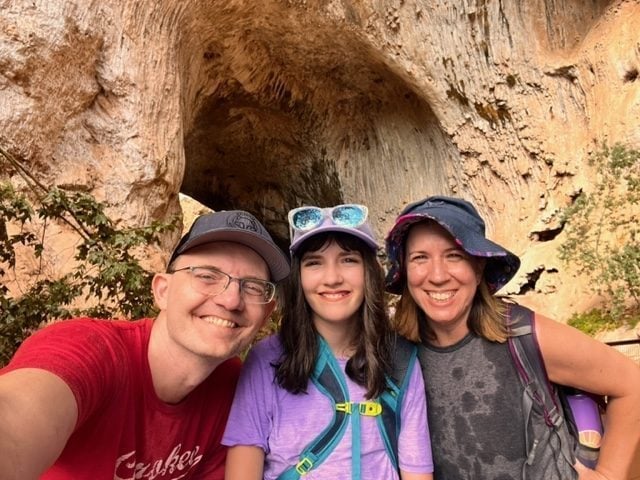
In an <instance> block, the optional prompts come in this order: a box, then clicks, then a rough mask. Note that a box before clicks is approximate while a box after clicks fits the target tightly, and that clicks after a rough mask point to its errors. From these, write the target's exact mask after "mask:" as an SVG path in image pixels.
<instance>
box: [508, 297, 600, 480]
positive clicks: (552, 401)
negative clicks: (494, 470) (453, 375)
mask: <svg viewBox="0 0 640 480" xmlns="http://www.w3.org/2000/svg"><path fill="white" fill-rule="evenodd" d="M508 320H509V321H508V322H507V327H508V329H509V337H508V341H507V342H508V346H509V352H510V353H511V357H512V359H513V363H514V365H515V367H516V370H517V372H518V377H519V378H520V381H521V382H522V385H523V387H524V393H523V411H524V414H525V432H526V437H527V438H526V442H527V443H526V444H527V449H528V451H527V461H526V462H525V465H524V466H523V478H527V477H526V475H525V471H526V469H527V467H528V466H531V465H533V464H534V461H535V459H536V457H537V456H539V455H544V454H545V453H541V449H543V448H551V449H553V452H552V457H553V458H555V459H556V460H557V462H556V463H557V465H559V466H558V469H559V470H560V469H566V468H567V465H568V466H569V467H570V468H571V470H572V471H573V470H574V469H573V465H574V463H575V459H576V458H578V459H579V460H580V461H581V462H582V463H583V464H585V465H587V466H589V467H591V468H593V467H594V466H595V463H596V462H597V459H598V453H599V449H597V448H590V447H588V446H585V445H583V444H581V443H580V442H579V434H578V429H577V427H576V424H575V420H574V416H573V414H572V412H571V408H570V406H569V402H568V400H567V396H568V395H570V394H572V393H574V392H573V391H572V389H569V388H568V387H564V386H562V385H556V384H553V383H551V381H550V380H549V377H548V376H547V371H546V368H545V366H544V361H543V358H542V353H541V351H540V346H539V344H538V340H537V338H536V335H535V314H534V312H533V311H531V310H530V309H528V308H526V307H523V306H521V305H517V304H510V305H509V311H508ZM534 405H535V406H537V408H538V409H539V411H541V412H542V416H543V418H544V421H545V424H546V425H547V427H548V430H547V435H546V436H544V437H538V438H536V437H535V435H532V432H531V430H530V428H529V424H528V418H529V416H530V414H531V411H532V408H533V407H534ZM546 453H547V454H548V452H546ZM572 473H573V478H577V473H576V472H575V471H573V472H572ZM534 478H540V477H534Z"/></svg>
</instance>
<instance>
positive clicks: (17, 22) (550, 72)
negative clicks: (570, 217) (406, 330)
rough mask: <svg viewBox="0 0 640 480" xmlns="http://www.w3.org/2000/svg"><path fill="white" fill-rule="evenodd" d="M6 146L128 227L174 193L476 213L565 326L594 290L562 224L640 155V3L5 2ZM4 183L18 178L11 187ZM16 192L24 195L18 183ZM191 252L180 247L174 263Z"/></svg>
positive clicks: (163, 210) (535, 299)
mask: <svg viewBox="0 0 640 480" xmlns="http://www.w3.org/2000/svg"><path fill="white" fill-rule="evenodd" d="M0 11H1V14H0V145H1V146H2V147H3V148H5V149H7V150H8V151H10V152H11V153H12V154H13V155H15V156H16V157H17V158H19V159H20V161H21V162H23V163H24V165H26V166H27V167H28V168H29V169H30V170H31V171H32V172H33V173H34V175H36V176H37V178H38V179H39V180H40V181H41V182H43V183H44V184H47V185H54V184H55V185H59V186H63V187H65V188H67V189H79V190H86V191H90V192H92V193H94V194H95V195H96V196H97V198H98V199H100V200H102V201H105V202H107V204H108V205H109V212H110V214H111V215H112V216H113V217H114V218H117V219H119V220H121V221H122V222H123V224H144V223H147V222H149V221H150V220H152V219H157V218H168V217H170V216H171V215H173V214H176V213H178V212H179V211H180V204H179V200H178V193H179V192H183V193H185V194H188V195H190V196H192V197H194V198H195V199H197V200H199V201H200V202H202V203H204V204H206V205H208V206H209V207H212V208H214V209H225V208H238V207H240V208H245V209H248V210H251V211H253V212H255V213H256V214H257V215H258V216H260V217H261V218H263V219H264V220H265V222H266V224H267V225H268V226H269V227H270V228H271V229H272V230H273V231H274V232H276V234H277V235H278V236H279V237H280V238H281V240H282V242H283V245H284V244H285V242H286V236H287V229H286V224H285V212H286V211H287V209H289V208H291V207H294V206H298V205H300V204H303V203H313V204H320V205H329V204H335V203H338V202H351V201H356V202H363V203H366V204H367V205H369V207H370V209H371V211H372V212H373V215H374V218H373V220H374V223H375V225H376V228H377V229H378V231H379V232H380V233H381V234H382V233H383V232H385V231H386V230H387V229H388V228H389V227H390V224H391V222H392V220H393V218H394V215H395V214H396V213H397V212H398V211H399V209H400V208H401V207H402V206H403V205H404V204H405V203H407V202H409V201H412V200H415V199H418V198H420V197H423V196H426V195H429V194H437V193H438V194H455V195H459V196H463V197H466V198H469V199H472V200H474V201H475V202H476V203H477V205H478V207H479V209H480V210H481V211H482V213H483V214H484V215H485V216H486V218H487V220H488V226H489V230H490V234H491V236H492V237H493V238H494V239H496V240H498V241H500V242H501V243H503V244H505V245H507V246H509V247H510V248H511V249H512V250H513V251H515V252H516V253H518V254H520V255H521V256H522V258H523V267H522V269H521V271H520V273H519V275H518V276H517V278H516V279H515V280H514V281H513V282H512V283H511V284H510V285H509V286H508V287H507V288H506V292H507V293H511V294H515V295H518V296H519V299H520V301H522V302H523V303H525V304H528V305H530V306H533V307H535V308H538V309H540V310H541V311H543V312H545V313H547V314H549V315H552V316H555V317H557V318H561V319H562V318H566V317H567V316H568V315H569V314H570V313H572V312H573V311H576V310H584V309H585V308H588V307H589V306H591V305H593V304H594V302H596V301H597V299H594V298H592V295H591V294H590V292H589V290H588V288H587V285H586V282H585V280H584V279H581V278H579V277H576V276H575V275H574V274H573V273H572V271H571V269H570V268H569V267H567V266H566V265H564V264H562V263H561V262H560V261H559V260H558V258H557V246H558V245H559V243H560V242H561V241H562V235H563V234H562V226H561V224H560V223H559V219H558V212H559V211H560V210H561V209H562V208H563V207H565V206H566V205H568V204H569V203H570V202H571V200H572V198H574V197H575V195H576V193H577V192H579V191H580V190H588V189H589V188H590V182H589V179H590V175H591V172H590V169H589V168H588V167H587V164H586V158H587V156H588V154H589V153H590V152H592V151H594V149H596V148H597V145H598V143H599V142H602V141H605V140H606V141H608V142H609V143H613V142H616V141H621V142H625V143H628V144H632V145H636V146H637V145H640V129H639V128H638V118H640V79H639V78H638V77H639V71H640V43H639V41H638V32H639V31H640V4H638V2H637V1H631V0H629V1H624V0H618V1H605V0H594V1H590V2H584V1H583V0H528V1H526V2H525V1H497V0H475V1H464V2H461V1H456V0H444V1H427V0H375V1H374V0H251V1H249V0H244V1H240V0H205V1H201V0H137V1H133V0H121V1H115V0H99V1H98V0H83V1H80V0H75V1H73V0H28V1H27V0H0ZM3 176H5V175H3ZM14 180H16V179H14ZM175 240H176V239H175V238H171V239H167V242H166V245H165V246H164V247H165V249H166V250H168V249H169V248H170V247H171V244H172V242H174V241H175Z"/></svg>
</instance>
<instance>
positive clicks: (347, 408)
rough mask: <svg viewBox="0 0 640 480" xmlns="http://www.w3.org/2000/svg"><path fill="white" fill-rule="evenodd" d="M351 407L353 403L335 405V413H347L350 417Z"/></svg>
mask: <svg viewBox="0 0 640 480" xmlns="http://www.w3.org/2000/svg"><path fill="white" fill-rule="evenodd" d="M352 407H353V402H344V403H336V411H338V412H344V413H348V414H349V415H351V409H352Z"/></svg>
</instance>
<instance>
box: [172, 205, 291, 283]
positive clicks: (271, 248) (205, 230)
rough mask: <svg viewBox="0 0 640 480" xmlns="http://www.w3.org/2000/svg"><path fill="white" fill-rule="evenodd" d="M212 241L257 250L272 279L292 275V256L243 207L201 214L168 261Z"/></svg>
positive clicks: (278, 279)
mask: <svg viewBox="0 0 640 480" xmlns="http://www.w3.org/2000/svg"><path fill="white" fill-rule="evenodd" d="M210 242H235V243H240V244H242V245H245V246H247V247H249V248H251V249H253V250H255V251H256V253H258V255H260V256H261V257H262V258H263V260H264V261H265V262H266V264H267V266H268V267H269V273H270V275H271V280H273V281H275V282H278V281H280V280H282V279H284V278H286V277H287V275H289V270H290V268H289V259H288V258H287V256H286V255H285V254H284V252H283V251H282V250H281V249H280V247H278V246H277V245H276V244H275V242H274V241H273V239H272V238H271V235H269V232H267V230H266V229H265V228H264V226H263V225H262V224H261V223H260V222H259V221H258V219H257V218H256V217H254V216H253V215H251V214H250V213H249V212H245V211H243V210H228V211H220V212H213V213H207V214H205V215H201V216H200V217H198V218H197V219H196V220H195V222H193V225H191V228H190V229H189V231H188V232H187V233H186V234H185V235H184V236H183V237H182V238H181V239H180V242H178V245H177V246H176V248H175V249H174V250H173V253H172V254H171V258H170V260H169V264H171V262H173V261H174V260H175V259H176V258H177V257H178V256H179V255H181V254H183V253H184V252H186V251H187V250H189V249H191V248H193V247H197V246H198V245H203V244H205V243H210Z"/></svg>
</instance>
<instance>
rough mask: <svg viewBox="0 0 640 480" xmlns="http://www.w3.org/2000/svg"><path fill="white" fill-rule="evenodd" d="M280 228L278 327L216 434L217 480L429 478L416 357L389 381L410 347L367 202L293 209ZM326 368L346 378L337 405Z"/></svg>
mask: <svg viewBox="0 0 640 480" xmlns="http://www.w3.org/2000/svg"><path fill="white" fill-rule="evenodd" d="M289 225H290V232H291V246H290V251H291V256H292V268H291V272H292V273H291V276H290V277H289V279H288V281H287V283H286V285H285V288H284V302H283V303H284V305H283V312H282V313H283V316H282V323H281V326H280V331H279V333H277V334H276V335H273V336H271V337H268V338H266V339H265V340H263V341H261V342H260V343H258V344H257V345H256V346H255V347H254V348H253V349H252V350H251V352H250V353H249V355H248V357H247V360H246V363H245V365H244V367H243V370H242V375H241V378H240V381H239V384H238V389H237V391H236V396H235V399H234V403H233V407H232V410H231V414H230V417H229V420H228V423H227V429H226V432H225V434H224V438H223V441H222V443H223V444H225V445H228V446H229V447H230V448H229V452H228V455H227V464H226V472H225V478H226V479H227V480H253V479H255V480H259V479H263V478H264V479H269V480H276V479H281V480H285V479H286V480H288V479H298V478H300V477H301V476H304V479H305V480H312V479H332V480H342V479H344V480H347V479H349V480H351V479H362V480H379V479H385V480H395V479H402V480H431V479H432V478H433V475H432V472H433V462H432V459H431V444H430V440H429V430H428V427H427V416H426V400H425V393H424V383H423V379H422V377H421V374H420V369H419V368H414V367H415V363H416V360H415V357H410V361H409V363H408V366H407V368H406V375H405V376H404V378H405V381H404V388H402V390H401V393H400V394H397V395H396V394H392V393H393V392H392V391H393V387H392V386H391V384H390V382H389V378H394V377H396V378H397V377H398V375H397V370H398V368H397V364H398V363H400V361H399V360H397V358H399V355H398V351H400V350H406V349H407V348H410V349H413V348H414V347H413V345H412V344H409V343H408V342H406V341H405V340H404V339H402V338H400V337H397V336H396V335H395V334H394V333H393V332H392V331H391V330H390V327H389V320H388V318H387V314H386V308H385V303H384V274H383V270H382V267H381V266H380V264H379V262H378V260H377V257H376V252H377V248H378V247H377V243H376V240H375V238H374V236H373V233H372V230H371V228H370V226H369V224H368V222H367V208H366V207H364V206H362V205H339V206H336V207H333V208H318V207H301V208H297V209H294V210H292V211H291V212H289ZM394 362H395V363H396V365H395V366H394ZM332 368H333V371H334V373H333V374H330V375H328V376H329V380H328V382H329V383H332V382H333V384H343V385H344V390H345V391H344V392H343V393H344V396H345V397H346V398H343V399H338V400H336V398H334V396H335V394H333V396H332V394H329V393H328V392H327V390H331V389H330V388H328V387H327V380H326V379H325V380H320V377H321V376H325V377H326V376H327V371H329V370H331V369H332ZM401 370H402V369H401ZM390 394H392V395H391V396H390ZM394 395H395V396H394ZM389 398H396V399H398V398H399V401H398V407H397V409H398V412H399V419H398V418H397V417H396V421H397V429H395V430H394V429H393V428H392V429H391V430H389V429H387V430H385V429H384V428H383V427H382V426H381V425H382V424H383V423H384V422H383V421H382V420H383V419H385V418H387V419H388V418H389V413H390V410H391V409H390V407H389V403H387V401H388V400H385V399H389ZM341 400H344V401H341ZM391 403H392V402H391ZM385 414H386V415H387V417H385V416H384V415H385ZM391 417H392V418H393V415H391ZM340 419H343V423H341V421H340ZM334 430H338V431H339V433H337V434H335V435H334ZM389 432H390V433H389ZM321 437H322V438H323V440H319V438H321ZM390 437H391V438H392V440H391V441H390V442H389V441H387V439H388V438H390ZM394 438H395V439H394ZM385 445H387V446H385Z"/></svg>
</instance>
